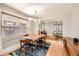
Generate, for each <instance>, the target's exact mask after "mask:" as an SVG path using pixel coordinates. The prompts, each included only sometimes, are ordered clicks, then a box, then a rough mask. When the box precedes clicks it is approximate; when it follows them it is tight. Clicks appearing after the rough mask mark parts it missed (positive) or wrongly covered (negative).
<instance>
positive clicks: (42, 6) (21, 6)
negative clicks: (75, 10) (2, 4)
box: [6, 3, 73, 20]
mask: <svg viewBox="0 0 79 59" xmlns="http://www.w3.org/2000/svg"><path fill="white" fill-rule="evenodd" d="M6 5H8V6H11V7H13V8H15V9H17V10H19V11H21V12H23V13H25V14H27V15H30V16H35V11H37V14H36V15H37V17H38V18H41V19H45V20H47V19H53V18H55V17H56V16H59V15H63V14H67V13H70V12H71V10H72V6H73V4H71V3H70V4H68V3H6Z"/></svg>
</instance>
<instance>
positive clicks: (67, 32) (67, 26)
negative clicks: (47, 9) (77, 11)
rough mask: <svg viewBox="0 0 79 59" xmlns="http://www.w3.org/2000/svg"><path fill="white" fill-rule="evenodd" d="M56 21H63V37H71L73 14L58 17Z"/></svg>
mask: <svg viewBox="0 0 79 59" xmlns="http://www.w3.org/2000/svg"><path fill="white" fill-rule="evenodd" d="M56 20H62V22H63V36H66V37H69V36H71V13H68V14H64V15H61V16H58V17H57V18H56Z"/></svg>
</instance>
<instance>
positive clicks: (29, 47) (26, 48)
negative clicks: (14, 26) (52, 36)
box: [19, 39, 33, 56]
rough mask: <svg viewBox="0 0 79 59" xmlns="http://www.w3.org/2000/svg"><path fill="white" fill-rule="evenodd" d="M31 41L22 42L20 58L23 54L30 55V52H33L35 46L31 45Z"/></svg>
mask: <svg viewBox="0 0 79 59" xmlns="http://www.w3.org/2000/svg"><path fill="white" fill-rule="evenodd" d="M30 42H31V40H28V39H25V40H20V51H19V56H20V55H21V52H22V51H23V52H25V55H27V54H28V51H29V50H32V47H33V44H32V43H30Z"/></svg>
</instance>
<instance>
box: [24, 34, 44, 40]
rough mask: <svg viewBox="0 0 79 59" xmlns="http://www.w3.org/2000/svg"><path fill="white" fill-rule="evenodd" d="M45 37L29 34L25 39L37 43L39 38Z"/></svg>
mask: <svg viewBox="0 0 79 59" xmlns="http://www.w3.org/2000/svg"><path fill="white" fill-rule="evenodd" d="M42 37H44V35H42V34H40V35H37V34H29V35H28V36H26V37H24V39H31V40H32V41H36V40H38V39H39V38H42Z"/></svg>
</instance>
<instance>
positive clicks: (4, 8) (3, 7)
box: [0, 3, 27, 49]
mask: <svg viewBox="0 0 79 59" xmlns="http://www.w3.org/2000/svg"><path fill="white" fill-rule="evenodd" d="M1 12H5V13H8V14H12V15H15V16H18V17H21V18H24V19H27V15H25V14H23V13H22V12H20V11H18V10H16V9H13V8H11V7H9V6H7V5H5V4H1V3H0V49H2V33H1ZM14 21H16V22H24V23H25V21H21V20H19V19H18V20H14ZM13 48H14V47H13Z"/></svg>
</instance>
